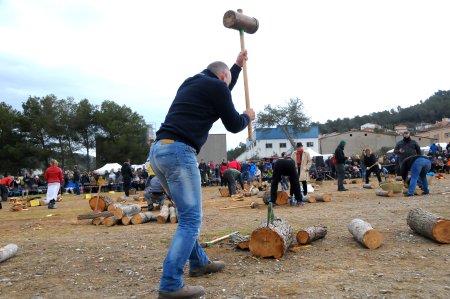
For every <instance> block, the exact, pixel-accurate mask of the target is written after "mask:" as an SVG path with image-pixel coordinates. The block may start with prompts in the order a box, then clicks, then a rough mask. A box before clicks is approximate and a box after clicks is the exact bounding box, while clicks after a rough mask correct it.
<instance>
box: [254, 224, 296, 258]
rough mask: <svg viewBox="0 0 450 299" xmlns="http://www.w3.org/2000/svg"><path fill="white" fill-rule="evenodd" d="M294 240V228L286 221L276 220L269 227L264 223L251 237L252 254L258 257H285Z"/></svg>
mask: <svg viewBox="0 0 450 299" xmlns="http://www.w3.org/2000/svg"><path fill="white" fill-rule="evenodd" d="M293 240H294V231H293V229H292V227H291V226H290V225H289V223H287V222H286V221H284V220H281V219H275V220H274V221H273V223H271V224H269V226H267V222H266V221H265V222H263V223H262V224H261V225H260V226H259V228H257V229H256V230H254V231H253V232H252V234H251V237H250V242H249V249H250V252H251V253H252V254H253V255H254V256H257V257H274V258H276V259H279V258H281V257H283V255H284V254H285V253H286V251H287V250H288V248H289V245H291V243H292V241H293Z"/></svg>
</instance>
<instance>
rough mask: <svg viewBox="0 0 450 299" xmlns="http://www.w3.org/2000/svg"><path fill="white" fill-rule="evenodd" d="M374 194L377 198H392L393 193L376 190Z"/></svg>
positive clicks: (391, 191)
mask: <svg viewBox="0 0 450 299" xmlns="http://www.w3.org/2000/svg"><path fill="white" fill-rule="evenodd" d="M375 194H376V195H377V196H384V197H392V196H394V191H393V190H387V191H384V190H383V189H377V190H376V191H375Z"/></svg>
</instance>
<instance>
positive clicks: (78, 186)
mask: <svg viewBox="0 0 450 299" xmlns="http://www.w3.org/2000/svg"><path fill="white" fill-rule="evenodd" d="M73 183H74V184H75V194H76V195H80V193H81V190H80V181H77V180H73Z"/></svg>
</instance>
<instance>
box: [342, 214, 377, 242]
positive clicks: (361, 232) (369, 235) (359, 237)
mask: <svg viewBox="0 0 450 299" xmlns="http://www.w3.org/2000/svg"><path fill="white" fill-rule="evenodd" d="M348 231H349V232H350V233H351V234H352V236H353V238H355V240H356V241H358V242H359V243H360V244H362V245H364V246H365V247H367V248H369V249H377V248H378V247H380V246H381V244H383V235H382V234H381V233H380V232H379V231H377V230H375V229H373V227H372V225H370V223H368V222H365V221H364V220H361V219H357V218H356V219H353V220H352V222H351V223H350V224H349V225H348Z"/></svg>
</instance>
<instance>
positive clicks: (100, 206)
mask: <svg viewBox="0 0 450 299" xmlns="http://www.w3.org/2000/svg"><path fill="white" fill-rule="evenodd" d="M97 199H98V202H97ZM110 204H113V201H112V200H111V198H109V197H108V196H106V195H95V196H92V197H91V198H90V199H89V206H90V207H91V209H92V211H94V212H97V211H99V212H102V211H106V210H107V209H108V206H109V205H110Z"/></svg>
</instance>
